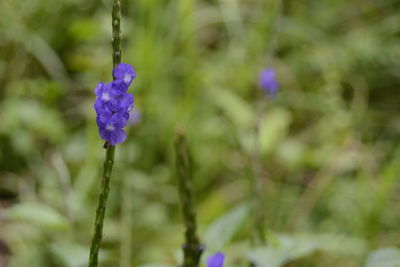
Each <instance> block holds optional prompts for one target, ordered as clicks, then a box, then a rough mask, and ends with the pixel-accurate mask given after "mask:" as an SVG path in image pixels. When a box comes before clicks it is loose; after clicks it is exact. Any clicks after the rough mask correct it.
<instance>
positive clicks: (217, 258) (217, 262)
mask: <svg viewBox="0 0 400 267" xmlns="http://www.w3.org/2000/svg"><path fill="white" fill-rule="evenodd" d="M224 260H225V255H224V254H223V253H221V252H217V253H215V254H214V255H211V256H209V257H208V258H207V267H222V266H224Z"/></svg>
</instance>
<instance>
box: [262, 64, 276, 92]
mask: <svg viewBox="0 0 400 267" xmlns="http://www.w3.org/2000/svg"><path fill="white" fill-rule="evenodd" d="M259 84H260V87H261V89H262V90H264V91H265V92H266V93H268V94H269V96H271V97H274V96H275V94H276V92H278V89H279V84H278V81H277V79H276V75H275V71H274V69H263V70H262V71H261V73H260V81H259Z"/></svg>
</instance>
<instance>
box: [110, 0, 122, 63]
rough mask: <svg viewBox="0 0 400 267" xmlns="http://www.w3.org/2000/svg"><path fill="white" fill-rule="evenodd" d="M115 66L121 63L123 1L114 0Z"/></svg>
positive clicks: (113, 43) (113, 38)
mask: <svg viewBox="0 0 400 267" xmlns="http://www.w3.org/2000/svg"><path fill="white" fill-rule="evenodd" d="M112 47H113V67H114V68H115V66H117V65H118V64H119V63H121V1H120V0H113V6H112Z"/></svg>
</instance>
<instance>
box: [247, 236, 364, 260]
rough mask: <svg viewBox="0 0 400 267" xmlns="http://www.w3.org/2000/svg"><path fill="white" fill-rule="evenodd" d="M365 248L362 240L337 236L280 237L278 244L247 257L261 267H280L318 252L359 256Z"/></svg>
mask: <svg viewBox="0 0 400 267" xmlns="http://www.w3.org/2000/svg"><path fill="white" fill-rule="evenodd" d="M364 248H365V245H364V243H363V242H362V241H361V240H358V239H353V238H347V237H341V236H335V235H311V234H301V235H295V236H288V235H278V237H277V244H273V245H269V246H267V247H259V248H255V249H253V250H250V251H249V252H248V253H247V256H248V258H249V260H250V261H252V262H254V263H255V264H256V265H257V266H259V267H279V266H282V265H283V264H285V263H288V262H290V261H292V260H296V259H299V258H302V257H305V256H308V255H311V254H312V253H314V252H316V251H323V252H327V253H334V254H359V253H360V252H361V251H362V250H363V249H364Z"/></svg>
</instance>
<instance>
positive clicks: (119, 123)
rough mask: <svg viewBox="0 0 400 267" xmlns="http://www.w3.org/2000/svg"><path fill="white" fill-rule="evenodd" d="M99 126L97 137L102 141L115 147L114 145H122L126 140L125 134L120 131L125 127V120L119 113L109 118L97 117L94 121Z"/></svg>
mask: <svg viewBox="0 0 400 267" xmlns="http://www.w3.org/2000/svg"><path fill="white" fill-rule="evenodd" d="M96 122H97V125H98V126H99V135H100V137H101V138H102V139H104V140H107V141H108V142H110V144H111V145H113V146H115V144H116V143H122V142H124V141H125V139H126V133H125V131H124V130H122V128H123V127H125V125H126V118H125V117H124V116H123V115H121V114H120V113H114V114H113V115H111V116H110V117H108V116H102V115H100V116H98V117H97V119H96Z"/></svg>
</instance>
